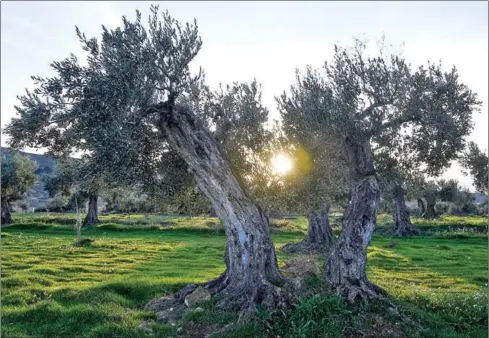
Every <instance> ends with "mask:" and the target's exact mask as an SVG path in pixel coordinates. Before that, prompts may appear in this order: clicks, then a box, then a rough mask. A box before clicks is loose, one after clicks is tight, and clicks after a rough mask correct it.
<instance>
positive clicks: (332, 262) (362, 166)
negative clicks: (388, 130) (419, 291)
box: [325, 139, 384, 302]
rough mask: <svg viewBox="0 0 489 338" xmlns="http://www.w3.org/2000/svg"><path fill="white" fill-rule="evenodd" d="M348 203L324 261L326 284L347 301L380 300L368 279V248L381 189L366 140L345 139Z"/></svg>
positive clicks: (379, 294)
mask: <svg viewBox="0 0 489 338" xmlns="http://www.w3.org/2000/svg"><path fill="white" fill-rule="evenodd" d="M345 147H346V153H347V155H348V162H349V164H348V166H349V176H350V183H351V201H350V204H349V207H348V214H347V217H346V219H345V222H344V225H343V230H342V232H341V235H340V236H339V238H338V240H337V241H336V243H335V244H334V246H333V248H332V249H331V252H330V254H329V256H328V259H327V260H326V264H325V270H326V277H327V279H328V285H329V287H331V289H332V290H334V291H336V292H338V293H339V294H341V295H342V296H344V297H346V298H347V299H348V300H349V301H350V302H356V301H358V300H361V299H368V298H379V297H380V296H381V294H382V293H384V291H383V290H382V289H381V288H380V287H378V286H376V285H375V284H373V283H371V282H369V281H368V280H367V275H366V264H367V246H368V245H369V243H370V240H371V238H372V234H373V232H374V229H375V225H376V218H377V208H378V205H379V199H380V190H379V186H378V182H377V177H376V175H375V171H374V165H373V159H372V150H371V147H370V142H369V140H364V141H363V142H361V141H351V140H349V139H346V140H345Z"/></svg>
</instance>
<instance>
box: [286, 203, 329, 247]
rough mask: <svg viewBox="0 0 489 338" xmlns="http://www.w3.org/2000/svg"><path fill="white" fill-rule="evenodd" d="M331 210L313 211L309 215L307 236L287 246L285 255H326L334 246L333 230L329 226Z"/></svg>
mask: <svg viewBox="0 0 489 338" xmlns="http://www.w3.org/2000/svg"><path fill="white" fill-rule="evenodd" d="M328 211H329V208H326V209H322V210H313V211H311V212H310V213H309V217H308V222H309V224H308V228H307V236H306V238H304V239H303V240H302V241H300V242H298V243H289V244H286V245H285V246H284V247H283V248H282V251H283V252H285V253H319V254H326V253H328V251H329V250H330V249H331V246H332V245H333V229H332V228H331V225H330V224H329V212H328Z"/></svg>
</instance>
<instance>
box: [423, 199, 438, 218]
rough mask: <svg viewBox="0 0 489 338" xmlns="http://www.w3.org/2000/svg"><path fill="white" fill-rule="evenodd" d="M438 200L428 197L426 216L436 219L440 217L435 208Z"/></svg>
mask: <svg viewBox="0 0 489 338" xmlns="http://www.w3.org/2000/svg"><path fill="white" fill-rule="evenodd" d="M435 205H436V200H431V199H426V212H425V213H424V218H426V219H435V218H438V214H437V213H436V210H435Z"/></svg>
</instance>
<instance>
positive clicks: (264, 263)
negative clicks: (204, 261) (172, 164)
mask: <svg viewBox="0 0 489 338" xmlns="http://www.w3.org/2000/svg"><path fill="white" fill-rule="evenodd" d="M158 106H159V108H158V109H159V114H160V122H159V127H160V130H161V131H162V133H164V134H165V135H166V137H167V140H168V143H169V145H170V146H171V147H172V148H173V150H175V151H176V152H177V153H178V155H179V156H180V157H181V158H182V159H183V160H184V161H185V162H186V163H187V165H188V168H189V171H190V172H192V173H193V175H194V176H195V180H196V182H197V185H198V186H199V188H200V189H201V191H202V192H203V193H204V194H205V195H206V196H207V197H208V198H209V199H210V201H211V203H212V206H213V208H214V211H215V212H216V214H217V216H218V217H219V219H220V220H221V222H222V223H223V224H224V227H225V231H226V236H227V248H226V259H225V261H226V270H225V272H224V273H223V274H222V275H221V276H220V277H219V278H217V279H216V280H213V281H210V282H208V283H205V284H204V285H203V286H204V287H206V288H208V289H209V291H210V292H211V295H216V294H218V293H219V294H220V295H222V296H223V299H222V300H221V301H220V302H219V303H218V305H219V306H222V307H230V308H233V309H236V310H241V311H242V310H251V311H253V309H254V307H255V306H256V305H262V306H265V307H268V308H277V307H281V306H284V305H286V304H288V297H287V296H286V295H285V292H284V291H283V289H282V288H281V286H282V285H283V284H284V282H285V281H286V280H285V278H284V277H283V276H282V274H281V273H280V272H279V269H278V265H277V258H276V255H275V249H274V246H273V243H272V240H271V237H270V232H269V224H268V219H267V217H266V216H265V215H264V213H263V212H262V211H261V210H260V209H258V208H257V207H256V206H255V205H254V204H253V203H252V202H251V200H250V198H249V197H248V196H247V195H246V193H245V192H244V190H243V189H242V187H241V185H240V183H239V181H238V179H237V176H236V175H235V174H234V173H233V170H232V168H231V166H230V164H229V162H228V161H227V159H226V158H225V156H224V154H223V153H222V152H221V151H220V149H219V147H218V145H217V143H216V142H215V141H214V139H213V138H212V137H211V136H210V134H209V132H208V131H206V130H205V129H204V128H203V127H202V124H201V122H200V121H198V120H197V117H196V116H195V115H194V114H193V113H192V112H191V111H189V110H188V109H187V108H185V107H182V106H174V105H169V104H160V105H158ZM195 287H196V285H189V286H187V287H185V288H184V289H183V290H181V291H180V293H179V295H178V296H179V298H180V300H183V299H184V297H185V295H186V294H188V293H189V292H192V291H193V290H194V289H195Z"/></svg>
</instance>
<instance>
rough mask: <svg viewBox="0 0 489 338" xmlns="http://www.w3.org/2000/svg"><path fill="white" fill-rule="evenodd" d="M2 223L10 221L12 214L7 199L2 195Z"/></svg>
mask: <svg viewBox="0 0 489 338" xmlns="http://www.w3.org/2000/svg"><path fill="white" fill-rule="evenodd" d="M1 198H2V219H1V222H2V225H4V224H9V223H12V215H11V214H10V207H9V205H8V199H7V197H6V196H2V197H1Z"/></svg>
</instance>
